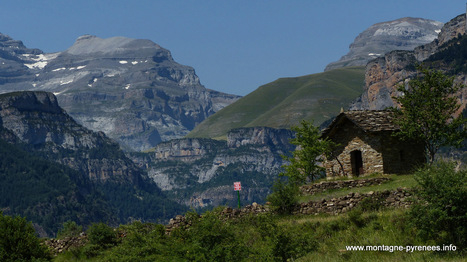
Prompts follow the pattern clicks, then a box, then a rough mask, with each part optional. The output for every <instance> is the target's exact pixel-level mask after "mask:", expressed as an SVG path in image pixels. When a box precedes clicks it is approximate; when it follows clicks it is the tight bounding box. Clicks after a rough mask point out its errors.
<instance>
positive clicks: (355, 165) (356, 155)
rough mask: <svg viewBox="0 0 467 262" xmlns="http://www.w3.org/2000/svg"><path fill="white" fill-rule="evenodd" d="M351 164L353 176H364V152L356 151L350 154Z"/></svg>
mask: <svg viewBox="0 0 467 262" xmlns="http://www.w3.org/2000/svg"><path fill="white" fill-rule="evenodd" d="M350 163H351V164H352V175H354V176H359V175H363V159H362V151H360V150H354V151H352V152H350Z"/></svg>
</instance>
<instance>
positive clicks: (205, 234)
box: [187, 212, 247, 261]
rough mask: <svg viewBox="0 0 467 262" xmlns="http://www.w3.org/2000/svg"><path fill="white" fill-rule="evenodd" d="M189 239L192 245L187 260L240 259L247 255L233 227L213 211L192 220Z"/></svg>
mask: <svg viewBox="0 0 467 262" xmlns="http://www.w3.org/2000/svg"><path fill="white" fill-rule="evenodd" d="M189 241H190V242H191V245H192V247H193V248H192V251H191V252H190V254H189V255H187V258H188V259H189V260H195V261H242V260H243V259H244V258H246V255H247V252H246V250H247V247H246V246H245V244H244V243H241V242H240V241H238V240H237V239H236V233H235V230H234V228H233V227H232V226H231V225H230V224H229V223H228V222H227V223H226V222H223V221H221V220H220V219H219V217H218V215H217V214H216V213H213V212H206V213H205V214H204V215H203V216H202V218H201V219H198V220H194V221H193V226H192V227H191V228H190V234H189Z"/></svg>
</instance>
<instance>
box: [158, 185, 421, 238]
mask: <svg viewBox="0 0 467 262" xmlns="http://www.w3.org/2000/svg"><path fill="white" fill-rule="evenodd" d="M367 198H369V199H370V200H373V201H377V203H378V204H379V205H381V206H384V207H397V208H408V207H409V206H410V205H411V204H412V199H411V198H412V193H411V192H410V191H409V190H407V189H404V188H398V189H397V190H393V191H389V190H386V191H381V192H373V191H370V192H368V193H365V194H361V193H349V194H348V195H345V196H342V197H338V198H332V199H328V200H326V199H324V198H323V199H322V200H319V201H311V202H308V203H302V204H300V205H297V206H296V208H295V211H293V214H296V215H298V214H304V215H310V214H312V215H318V214H320V213H326V214H332V215H337V214H341V213H345V212H348V211H350V210H351V209H353V208H354V207H356V206H358V204H359V203H360V202H361V201H362V200H364V199H367ZM269 212H272V209H271V207H270V206H269V205H259V204H257V203H253V204H252V205H247V206H245V207H244V208H242V209H233V208H231V207H226V208H225V209H224V210H223V211H222V212H221V213H220V215H219V217H220V218H221V219H223V220H227V219H235V218H241V217H244V216H247V215H258V214H264V213H269ZM190 226H191V221H189V220H187V218H186V217H185V216H182V215H178V216H176V217H175V218H172V219H170V222H169V224H168V225H166V233H167V234H170V232H171V231H172V230H174V229H175V228H179V227H182V228H188V227H190Z"/></svg>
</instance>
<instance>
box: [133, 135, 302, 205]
mask: <svg viewBox="0 0 467 262" xmlns="http://www.w3.org/2000/svg"><path fill="white" fill-rule="evenodd" d="M292 136H293V133H292V131H290V130H286V129H273V128H267V127H254V128H240V129H235V130H232V131H231V132H229V133H228V135H227V141H217V140H212V139H198V138H186V139H176V140H172V141H169V142H164V143H161V144H159V145H157V146H156V147H155V149H154V150H153V152H150V153H146V154H142V153H138V154H133V155H132V158H133V160H134V161H135V162H137V163H139V165H140V166H141V167H146V168H147V170H148V174H149V176H150V177H151V178H152V179H153V180H154V181H155V182H156V183H157V185H158V186H159V187H160V188H161V189H162V190H164V191H165V192H166V193H167V194H168V195H169V196H173V197H174V198H176V199H178V200H179V202H180V203H183V204H184V205H187V206H193V207H204V206H216V205H221V204H225V203H235V201H236V197H237V196H236V194H235V192H234V191H233V182H235V181H241V182H242V192H241V198H242V201H244V202H250V203H251V202H254V201H256V202H264V199H265V197H266V196H267V195H268V194H269V193H270V188H271V185H272V182H273V180H274V179H275V178H276V177H277V175H278V174H279V173H280V172H281V171H282V169H281V166H282V165H284V164H285V163H286V162H285V160H284V159H283V158H282V157H281V156H282V155H286V154H288V153H289V152H290V151H293V150H294V146H293V145H291V144H289V139H290V138H291V137H292Z"/></svg>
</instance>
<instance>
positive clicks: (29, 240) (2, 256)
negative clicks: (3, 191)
mask: <svg viewBox="0 0 467 262" xmlns="http://www.w3.org/2000/svg"><path fill="white" fill-rule="evenodd" d="M50 258H51V257H50V253H49V252H48V250H47V248H46V247H45V246H42V245H40V242H39V239H38V238H37V236H36V232H35V231H34V228H33V227H32V224H31V222H27V221H26V219H25V218H22V217H19V216H16V217H10V216H5V215H3V214H2V213H1V212H0V261H31V260H36V261H47V260H50Z"/></svg>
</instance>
